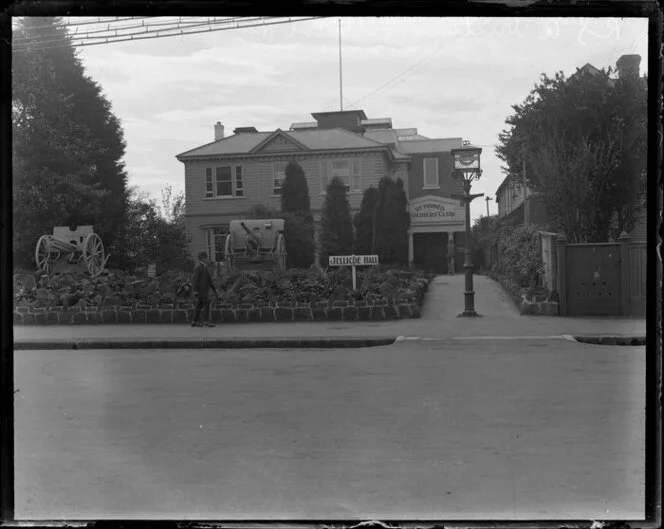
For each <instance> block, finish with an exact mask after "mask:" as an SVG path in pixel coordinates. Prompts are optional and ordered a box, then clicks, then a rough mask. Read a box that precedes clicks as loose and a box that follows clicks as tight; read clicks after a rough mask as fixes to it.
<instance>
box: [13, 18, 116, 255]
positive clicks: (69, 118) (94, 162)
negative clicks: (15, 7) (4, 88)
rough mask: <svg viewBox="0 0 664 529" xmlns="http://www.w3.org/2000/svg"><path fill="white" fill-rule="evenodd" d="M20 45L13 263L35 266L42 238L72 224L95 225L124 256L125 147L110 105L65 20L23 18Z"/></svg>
mask: <svg viewBox="0 0 664 529" xmlns="http://www.w3.org/2000/svg"><path fill="white" fill-rule="evenodd" d="M41 38H44V39H45V40H48V41H50V43H51V45H49V46H44V45H43V44H39V43H38V41H37V39H41ZM14 44H15V46H14V49H13V76H12V133H13V138H12V142H13V144H12V147H13V167H14V181H13V193H14V197H13V198H14V208H15V218H17V219H18V222H17V225H16V230H15V233H14V243H15V245H14V255H15V262H16V263H17V264H19V265H23V266H30V264H31V263H32V253H33V251H34V244H35V243H36V240H37V238H38V237H39V235H40V234H44V233H48V232H50V231H51V230H52V228H53V226H58V225H67V224H71V223H76V224H93V225H94V228H95V231H96V232H97V233H99V234H100V236H101V237H102V240H103V241H104V244H105V246H106V247H107V250H110V251H111V252H112V253H114V254H120V253H122V252H121V247H122V244H123V243H124V242H125V241H126V237H125V236H124V235H123V225H124V223H125V221H126V206H127V199H128V194H127V189H126V180H127V178H126V174H125V171H124V166H123V162H122V157H123V156H124V149H125V144H124V139H123V135H122V130H121V128H120V125H119V122H118V120H117V119H116V118H115V116H113V114H112V113H111V109H110V103H109V102H108V101H107V100H106V98H105V97H104V96H103V94H102V93H101V88H100V87H99V85H97V84H96V83H95V82H94V81H93V80H92V79H90V78H89V77H88V76H87V75H86V74H85V70H84V68H83V65H82V64H81V61H80V60H79V58H78V57H77V56H76V52H75V50H74V48H73V46H72V45H71V43H70V39H69V36H68V34H67V31H66V29H65V28H64V27H63V25H62V23H61V21H60V19H58V18H47V17H26V18H22V19H19V21H18V26H17V28H16V30H15V33H14ZM44 175H47V176H46V177H44ZM26 197H27V200H26Z"/></svg>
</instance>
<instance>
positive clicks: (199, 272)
mask: <svg viewBox="0 0 664 529" xmlns="http://www.w3.org/2000/svg"><path fill="white" fill-rule="evenodd" d="M207 260H208V254H207V252H201V253H199V254H198V264H197V265H196V267H195V268H194V273H193V275H192V276H191V290H192V292H193V294H194V304H195V305H194V318H193V320H192V322H191V326H192V327H203V326H206V327H214V323H212V322H211V321H210V319H209V316H210V300H209V298H208V292H209V290H210V289H212V291H213V292H214V295H215V297H219V296H218V295H217V289H216V288H215V287H214V283H213V282H212V276H211V275H210V272H209V270H208V268H207ZM201 312H203V322H202V323H199V321H198V320H199V317H200V315H201Z"/></svg>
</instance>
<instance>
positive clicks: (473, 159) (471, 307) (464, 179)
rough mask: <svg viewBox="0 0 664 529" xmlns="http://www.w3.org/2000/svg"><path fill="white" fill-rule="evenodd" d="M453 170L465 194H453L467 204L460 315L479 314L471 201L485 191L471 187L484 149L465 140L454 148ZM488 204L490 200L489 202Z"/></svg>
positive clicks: (479, 174)
mask: <svg viewBox="0 0 664 529" xmlns="http://www.w3.org/2000/svg"><path fill="white" fill-rule="evenodd" d="M451 152H452V159H453V170H452V178H453V179H455V180H457V181H460V182H461V183H462V184H463V195H452V197H453V198H458V199H460V200H462V201H463V202H464V204H465V206H466V248H465V260H464V263H463V269H464V272H465V280H466V289H465V291H464V310H463V312H462V313H461V314H459V316H478V314H477V312H475V292H474V291H473V263H472V257H471V250H470V203H471V202H472V201H473V200H474V199H475V198H477V197H483V196H484V193H477V194H474V195H473V194H471V193H470V187H471V185H472V183H473V180H479V178H480V176H482V169H480V154H482V149H481V148H480V147H474V146H472V145H470V144H467V143H466V142H464V145H463V147H462V148H460V149H452V151H451ZM487 204H488V202H487Z"/></svg>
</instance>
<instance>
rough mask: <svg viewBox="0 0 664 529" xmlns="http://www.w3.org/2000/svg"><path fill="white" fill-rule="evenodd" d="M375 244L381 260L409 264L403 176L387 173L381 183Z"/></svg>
mask: <svg viewBox="0 0 664 529" xmlns="http://www.w3.org/2000/svg"><path fill="white" fill-rule="evenodd" d="M374 226H375V248H374V251H375V252H376V253H377V254H378V257H379V259H380V262H381V263H385V264H401V265H407V264H408V228H409V227H410V214H409V213H408V199H407V198H406V191H405V189H404V185H403V180H401V179H400V178H397V180H396V181H395V180H392V179H391V178H389V177H387V176H384V177H383V178H381V179H380V182H379V183H378V199H377V202H376V208H375V216H374Z"/></svg>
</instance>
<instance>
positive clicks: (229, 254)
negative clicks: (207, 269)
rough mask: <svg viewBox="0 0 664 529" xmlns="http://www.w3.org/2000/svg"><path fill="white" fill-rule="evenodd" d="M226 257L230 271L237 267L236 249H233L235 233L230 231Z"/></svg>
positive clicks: (225, 248) (227, 236) (227, 238)
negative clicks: (235, 261)
mask: <svg viewBox="0 0 664 529" xmlns="http://www.w3.org/2000/svg"><path fill="white" fill-rule="evenodd" d="M224 258H225V259H226V268H227V269H228V271H229V272H232V271H233V270H234V269H235V263H234V262H233V261H234V258H235V255H234V251H233V234H232V233H229V234H228V235H226V245H225V247H224Z"/></svg>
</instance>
